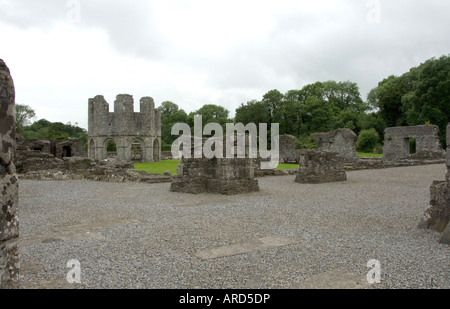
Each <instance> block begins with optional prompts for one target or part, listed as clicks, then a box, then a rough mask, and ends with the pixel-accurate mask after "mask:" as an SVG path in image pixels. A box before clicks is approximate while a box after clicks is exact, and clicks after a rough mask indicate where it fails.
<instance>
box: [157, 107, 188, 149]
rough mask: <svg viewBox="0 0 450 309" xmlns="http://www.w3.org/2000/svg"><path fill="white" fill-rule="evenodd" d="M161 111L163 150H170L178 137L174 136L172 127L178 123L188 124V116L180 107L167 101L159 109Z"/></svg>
mask: <svg viewBox="0 0 450 309" xmlns="http://www.w3.org/2000/svg"><path fill="white" fill-rule="evenodd" d="M159 110H160V111H161V139H162V144H163V145H162V147H163V150H166V149H169V148H170V145H172V143H173V141H174V140H175V139H176V138H177V136H173V135H172V127H173V125H174V124H176V123H186V122H187V114H186V112H185V111H184V110H182V109H179V107H178V105H177V104H175V103H173V102H170V101H165V102H163V103H161V106H160V107H159Z"/></svg>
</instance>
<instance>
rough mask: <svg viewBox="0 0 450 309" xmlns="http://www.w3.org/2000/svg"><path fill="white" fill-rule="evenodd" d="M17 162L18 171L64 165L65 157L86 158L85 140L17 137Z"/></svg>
mask: <svg viewBox="0 0 450 309" xmlns="http://www.w3.org/2000/svg"><path fill="white" fill-rule="evenodd" d="M16 142H17V146H16V153H15V164H16V168H17V172H18V173H28V172H31V171H40V170H48V169H55V168H59V167H61V166H63V164H64V159H65V158H72V157H80V158H86V155H87V153H86V151H85V150H84V148H83V142H82V141H79V140H76V139H69V140H57V141H50V140H18V139H16Z"/></svg>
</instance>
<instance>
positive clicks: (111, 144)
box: [105, 139, 117, 158]
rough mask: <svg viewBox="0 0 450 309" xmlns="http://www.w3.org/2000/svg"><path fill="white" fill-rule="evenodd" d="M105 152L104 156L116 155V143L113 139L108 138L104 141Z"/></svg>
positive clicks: (114, 156)
mask: <svg viewBox="0 0 450 309" xmlns="http://www.w3.org/2000/svg"><path fill="white" fill-rule="evenodd" d="M105 153H106V158H116V157H117V144H116V142H115V141H114V140H113V139H108V140H106V141H105Z"/></svg>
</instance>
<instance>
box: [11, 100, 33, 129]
mask: <svg viewBox="0 0 450 309" xmlns="http://www.w3.org/2000/svg"><path fill="white" fill-rule="evenodd" d="M35 117H36V112H35V111H34V109H32V108H31V107H30V106H28V105H22V104H16V131H17V132H19V133H21V132H22V130H23V128H24V127H25V126H27V125H30V124H31V120H32V119H33V118H35Z"/></svg>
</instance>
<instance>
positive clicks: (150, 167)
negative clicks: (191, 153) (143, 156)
mask: <svg viewBox="0 0 450 309" xmlns="http://www.w3.org/2000/svg"><path fill="white" fill-rule="evenodd" d="M178 163H180V161H179V160H164V161H161V162H150V163H135V164H134V169H135V170H137V171H144V172H147V173H150V174H161V175H162V174H164V172H165V171H170V172H171V173H172V176H175V175H176V174H177V166H178Z"/></svg>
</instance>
